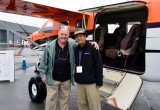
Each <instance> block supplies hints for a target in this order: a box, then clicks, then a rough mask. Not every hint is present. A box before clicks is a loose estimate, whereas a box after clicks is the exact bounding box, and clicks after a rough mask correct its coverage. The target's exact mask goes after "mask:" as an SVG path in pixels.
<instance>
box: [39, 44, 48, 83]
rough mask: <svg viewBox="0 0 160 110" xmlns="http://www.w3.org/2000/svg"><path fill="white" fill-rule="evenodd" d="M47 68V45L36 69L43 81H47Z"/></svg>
mask: <svg viewBox="0 0 160 110" xmlns="http://www.w3.org/2000/svg"><path fill="white" fill-rule="evenodd" d="M47 69H48V51H47V46H46V48H45V50H44V53H43V56H42V58H41V61H40V65H39V66H38V71H39V72H40V76H41V78H42V82H44V83H46V82H47V78H46V72H47Z"/></svg>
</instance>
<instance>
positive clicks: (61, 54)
mask: <svg viewBox="0 0 160 110" xmlns="http://www.w3.org/2000/svg"><path fill="white" fill-rule="evenodd" d="M64 54H65V55H64ZM64 56H65V57H64ZM67 58H68V51H67V52H66V53H65V52H63V50H60V49H59V52H58V59H60V60H67Z"/></svg>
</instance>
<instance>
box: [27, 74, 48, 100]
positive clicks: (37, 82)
mask: <svg viewBox="0 0 160 110" xmlns="http://www.w3.org/2000/svg"><path fill="white" fill-rule="evenodd" d="M28 91H29V96H30V98H31V100H32V101H33V102H36V103H42V102H43V101H44V100H45V99H46V95H47V90H46V84H44V83H43V82H42V81H41V77H40V76H36V77H31V79H30V81H29V84H28Z"/></svg>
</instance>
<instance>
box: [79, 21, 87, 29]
mask: <svg viewBox="0 0 160 110" xmlns="http://www.w3.org/2000/svg"><path fill="white" fill-rule="evenodd" d="M85 23H86V24H85V25H86V27H87V24H88V20H87V19H85ZM85 25H84V21H83V20H78V21H77V23H76V28H84V29H85Z"/></svg>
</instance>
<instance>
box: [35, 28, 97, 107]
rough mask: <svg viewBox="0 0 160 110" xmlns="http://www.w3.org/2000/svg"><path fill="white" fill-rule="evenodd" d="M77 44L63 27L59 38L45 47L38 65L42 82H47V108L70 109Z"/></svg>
mask: <svg viewBox="0 0 160 110" xmlns="http://www.w3.org/2000/svg"><path fill="white" fill-rule="evenodd" d="M94 44H95V43H94ZM76 46H77V44H76V42H75V41H74V40H73V39H69V30H68V28H67V27H62V28H60V30H59V32H58V39H56V40H53V41H51V42H50V43H49V44H47V46H46V47H45V51H44V53H43V56H42V59H41V62H40V65H39V67H38V70H39V72H40V75H41V79H42V82H44V83H46V84H47V97H46V106H45V110H57V109H58V108H59V109H58V110H68V109H69V96H70V91H71V83H72V84H73V85H74V73H75V58H74V49H75V47H76Z"/></svg>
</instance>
